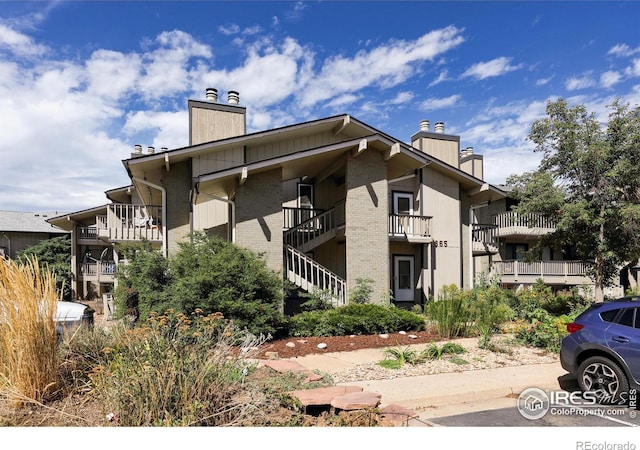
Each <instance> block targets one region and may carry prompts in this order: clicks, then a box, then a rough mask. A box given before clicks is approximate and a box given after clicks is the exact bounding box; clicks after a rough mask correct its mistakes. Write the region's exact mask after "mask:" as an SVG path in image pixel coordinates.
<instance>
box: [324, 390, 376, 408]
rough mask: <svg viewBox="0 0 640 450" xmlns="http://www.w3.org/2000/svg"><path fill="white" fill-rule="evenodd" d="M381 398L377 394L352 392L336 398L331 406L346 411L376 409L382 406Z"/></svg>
mask: <svg viewBox="0 0 640 450" xmlns="http://www.w3.org/2000/svg"><path fill="white" fill-rule="evenodd" d="M381 398H382V395H381V394H377V393H375V392H366V391H362V392H352V393H350V394H346V395H341V396H339V397H335V398H334V399H333V400H331V406H333V407H334V408H337V409H342V410H345V411H353V410H356V409H365V408H375V407H376V406H378V405H379V404H380V399H381Z"/></svg>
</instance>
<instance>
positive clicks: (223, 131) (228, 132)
mask: <svg viewBox="0 0 640 450" xmlns="http://www.w3.org/2000/svg"><path fill="white" fill-rule="evenodd" d="M243 134H245V114H243V113H240V112H238V113H234V112H229V111H218V110H213V109H204V108H197V107H196V108H192V110H191V144H192V145H197V144H202V143H204V142H211V141H217V140H220V139H225V138H229V137H234V136H242V135H243Z"/></svg>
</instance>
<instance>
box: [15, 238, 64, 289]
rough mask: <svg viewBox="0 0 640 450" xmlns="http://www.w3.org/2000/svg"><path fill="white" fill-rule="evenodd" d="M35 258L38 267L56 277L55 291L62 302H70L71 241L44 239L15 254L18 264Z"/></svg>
mask: <svg viewBox="0 0 640 450" xmlns="http://www.w3.org/2000/svg"><path fill="white" fill-rule="evenodd" d="M30 258H36V259H37V260H38V263H39V265H40V266H41V267H42V266H46V267H48V268H49V270H51V271H52V272H53V273H54V274H55V277H56V289H57V290H58V292H59V293H60V295H61V298H62V299H63V300H71V283H72V280H73V276H72V274H71V240H70V239H69V236H58V237H55V238H51V239H45V240H43V241H40V242H39V243H37V244H35V245H32V246H31V247H27V248H25V249H23V250H21V251H19V252H18V253H17V254H16V259H17V260H18V261H19V262H20V263H23V264H24V263H26V262H27V261H28V260H29V259H30Z"/></svg>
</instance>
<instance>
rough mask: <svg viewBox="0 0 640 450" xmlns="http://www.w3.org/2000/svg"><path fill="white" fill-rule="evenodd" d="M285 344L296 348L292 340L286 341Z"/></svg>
mask: <svg viewBox="0 0 640 450" xmlns="http://www.w3.org/2000/svg"><path fill="white" fill-rule="evenodd" d="M285 345H286V346H287V347H289V348H296V344H294V343H293V342H287V343H286V344H285Z"/></svg>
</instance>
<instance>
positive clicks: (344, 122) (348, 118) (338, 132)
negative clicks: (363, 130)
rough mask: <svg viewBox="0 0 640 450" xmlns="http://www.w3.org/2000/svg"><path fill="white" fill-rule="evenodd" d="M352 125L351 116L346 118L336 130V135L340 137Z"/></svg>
mask: <svg viewBox="0 0 640 450" xmlns="http://www.w3.org/2000/svg"><path fill="white" fill-rule="evenodd" d="M350 123H351V116H345V117H344V119H343V120H342V125H340V126H339V127H337V128H336V131H335V135H336V136H337V135H339V134H340V133H342V131H343V130H344V129H345V128H346V127H347V125H349V124H350Z"/></svg>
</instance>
